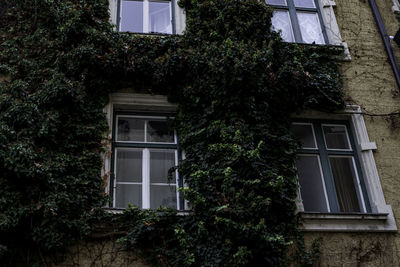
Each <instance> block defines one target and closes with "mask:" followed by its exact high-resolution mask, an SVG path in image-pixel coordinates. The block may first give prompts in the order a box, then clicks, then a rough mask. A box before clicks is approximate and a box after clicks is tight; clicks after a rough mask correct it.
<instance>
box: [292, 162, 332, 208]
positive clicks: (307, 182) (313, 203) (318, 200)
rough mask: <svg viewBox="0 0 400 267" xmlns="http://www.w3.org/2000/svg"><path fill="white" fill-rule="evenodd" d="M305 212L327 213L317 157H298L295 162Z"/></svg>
mask: <svg viewBox="0 0 400 267" xmlns="http://www.w3.org/2000/svg"><path fill="white" fill-rule="evenodd" d="M296 166H297V172H298V177H299V183H300V192H301V198H302V200H303V205H304V210H305V211H317V212H328V205H327V202H326V197H325V191H324V186H323V184H322V183H323V182H322V175H321V168H320V164H319V157H318V156H298V158H297V161H296Z"/></svg>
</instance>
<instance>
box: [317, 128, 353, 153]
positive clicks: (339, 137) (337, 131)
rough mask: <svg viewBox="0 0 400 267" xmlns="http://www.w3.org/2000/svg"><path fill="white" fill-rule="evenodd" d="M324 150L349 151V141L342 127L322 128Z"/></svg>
mask: <svg viewBox="0 0 400 267" xmlns="http://www.w3.org/2000/svg"><path fill="white" fill-rule="evenodd" d="M322 129H323V132H324V137H325V144H326V148H328V149H350V144H349V139H348V136H347V132H346V127H345V126H344V125H332V126H330V125H329V126H326V125H324V126H322Z"/></svg>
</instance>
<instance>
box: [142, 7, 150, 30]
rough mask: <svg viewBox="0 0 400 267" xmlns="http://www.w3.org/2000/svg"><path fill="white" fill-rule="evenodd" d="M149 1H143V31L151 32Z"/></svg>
mask: <svg viewBox="0 0 400 267" xmlns="http://www.w3.org/2000/svg"><path fill="white" fill-rule="evenodd" d="M149 16H150V15H149V1H148V0H144V1H143V33H149V32H150V28H149V27H150V25H149Z"/></svg>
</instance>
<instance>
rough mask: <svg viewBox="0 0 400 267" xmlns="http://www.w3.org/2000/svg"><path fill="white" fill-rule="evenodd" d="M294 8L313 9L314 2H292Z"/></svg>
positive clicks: (311, 0) (302, 0) (298, 0)
mask: <svg viewBox="0 0 400 267" xmlns="http://www.w3.org/2000/svg"><path fill="white" fill-rule="evenodd" d="M294 5H295V6H296V7H311V8H313V7H315V4H314V0H294Z"/></svg>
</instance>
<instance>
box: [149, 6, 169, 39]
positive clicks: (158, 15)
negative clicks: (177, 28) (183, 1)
mask: <svg viewBox="0 0 400 267" xmlns="http://www.w3.org/2000/svg"><path fill="white" fill-rule="evenodd" d="M170 6H171V5H170V2H169V1H168V2H149V12H150V14H149V25H150V32H158V33H172V23H171V11H170Z"/></svg>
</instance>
